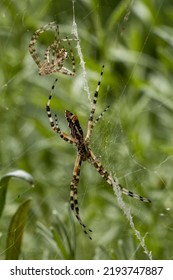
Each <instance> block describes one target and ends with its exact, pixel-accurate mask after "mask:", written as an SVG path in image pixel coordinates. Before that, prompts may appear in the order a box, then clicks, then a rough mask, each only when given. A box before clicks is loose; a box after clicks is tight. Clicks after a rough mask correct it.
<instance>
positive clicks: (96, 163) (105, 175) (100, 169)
mask: <svg viewBox="0 0 173 280" xmlns="http://www.w3.org/2000/svg"><path fill="white" fill-rule="evenodd" d="M90 155H91V157H90V158H88V161H89V162H90V163H91V164H92V165H94V167H95V168H96V170H97V171H98V173H99V174H100V175H101V177H102V178H103V179H105V180H106V181H107V183H108V184H109V185H111V186H112V176H111V174H109V173H108V172H107V171H106V170H105V169H104V167H103V165H102V164H101V163H100V162H99V161H98V159H97V158H96V156H95V155H94V153H93V152H92V151H91V150H90ZM119 187H120V189H121V192H122V193H123V194H125V195H127V196H130V197H133V198H135V199H138V200H140V201H143V202H149V203H151V200H150V199H149V198H146V197H143V196H140V195H138V194H136V193H133V192H132V191H129V190H127V189H126V188H124V187H122V186H121V185H120V184H119Z"/></svg>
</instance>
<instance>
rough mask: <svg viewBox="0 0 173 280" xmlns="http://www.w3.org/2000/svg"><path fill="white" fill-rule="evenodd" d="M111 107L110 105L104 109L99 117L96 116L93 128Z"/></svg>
mask: <svg viewBox="0 0 173 280" xmlns="http://www.w3.org/2000/svg"><path fill="white" fill-rule="evenodd" d="M109 108H110V105H108V106H107V107H106V108H105V109H104V111H103V112H102V113H101V114H100V115H99V116H98V117H97V118H95V120H94V122H93V126H92V128H93V127H94V126H95V125H96V124H97V123H98V121H99V120H101V118H102V117H103V116H104V114H105V113H106V112H107V110H108V109H109Z"/></svg>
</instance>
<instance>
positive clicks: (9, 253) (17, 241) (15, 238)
mask: <svg viewBox="0 0 173 280" xmlns="http://www.w3.org/2000/svg"><path fill="white" fill-rule="evenodd" d="M30 201H31V199H27V200H26V201H25V202H23V204H22V205H20V206H19V208H18V209H17V211H16V213H15V214H14V215H13V217H12V219H11V223H10V226H9V229H8V235H7V247H6V260H18V259H19V255H20V249H21V243H22V237H23V233H24V227H25V223H26V220H27V214H28V209H29V204H30Z"/></svg>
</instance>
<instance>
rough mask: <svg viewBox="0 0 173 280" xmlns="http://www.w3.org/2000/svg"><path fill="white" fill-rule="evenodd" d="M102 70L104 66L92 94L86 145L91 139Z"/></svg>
mask: <svg viewBox="0 0 173 280" xmlns="http://www.w3.org/2000/svg"><path fill="white" fill-rule="evenodd" d="M103 69H104V65H103V66H102V71H101V73H100V79H99V81H98V84H97V88H96V91H95V93H94V98H93V102H92V107H91V112H90V116H89V120H88V127H87V133H86V137H85V141H86V143H89V141H90V137H91V133H92V129H93V118H94V113H95V110H96V103H97V98H98V93H99V89H100V85H101V80H102V76H103Z"/></svg>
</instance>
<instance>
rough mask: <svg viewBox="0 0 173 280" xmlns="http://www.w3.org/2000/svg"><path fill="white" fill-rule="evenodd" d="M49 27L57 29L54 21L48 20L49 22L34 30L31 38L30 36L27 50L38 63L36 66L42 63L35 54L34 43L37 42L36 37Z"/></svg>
mask: <svg viewBox="0 0 173 280" xmlns="http://www.w3.org/2000/svg"><path fill="white" fill-rule="evenodd" d="M49 29H53V30H54V29H55V31H57V30H59V29H58V25H57V24H56V23H55V22H54V21H53V22H50V23H48V24H46V25H44V26H43V27H41V28H39V29H38V30H37V31H35V33H34V34H33V36H32V38H31V41H30V43H29V52H30V54H31V56H32V58H33V59H34V61H35V63H36V64H37V65H38V67H40V66H41V65H42V62H41V60H40V58H39V56H38V55H37V52H36V49H35V45H36V43H37V39H38V37H39V36H40V35H41V34H42V33H44V32H45V31H47V30H49Z"/></svg>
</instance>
